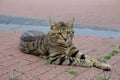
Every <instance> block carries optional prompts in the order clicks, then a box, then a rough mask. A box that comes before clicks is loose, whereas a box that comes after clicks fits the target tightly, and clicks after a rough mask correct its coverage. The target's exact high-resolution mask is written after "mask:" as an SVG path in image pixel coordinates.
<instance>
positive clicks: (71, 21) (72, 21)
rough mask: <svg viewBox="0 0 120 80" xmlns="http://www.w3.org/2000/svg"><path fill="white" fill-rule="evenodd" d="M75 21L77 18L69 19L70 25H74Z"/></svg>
mask: <svg viewBox="0 0 120 80" xmlns="http://www.w3.org/2000/svg"><path fill="white" fill-rule="evenodd" d="M74 21H75V18H74V17H73V18H72V20H70V21H68V22H67V23H68V24H70V25H73V23H74Z"/></svg>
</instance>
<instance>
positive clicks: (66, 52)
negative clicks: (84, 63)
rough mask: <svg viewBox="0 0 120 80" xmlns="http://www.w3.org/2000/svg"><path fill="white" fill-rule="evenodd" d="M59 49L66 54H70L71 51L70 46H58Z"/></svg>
mask: <svg viewBox="0 0 120 80" xmlns="http://www.w3.org/2000/svg"><path fill="white" fill-rule="evenodd" d="M58 51H59V52H60V53H61V54H66V55H68V54H69V53H70V47H67V48H64V47H59V48H58Z"/></svg>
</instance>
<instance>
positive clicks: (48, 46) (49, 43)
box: [20, 19, 111, 71]
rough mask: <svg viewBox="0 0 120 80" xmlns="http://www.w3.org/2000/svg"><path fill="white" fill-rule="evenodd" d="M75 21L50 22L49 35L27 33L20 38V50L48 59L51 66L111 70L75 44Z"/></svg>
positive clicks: (33, 32)
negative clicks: (73, 40)
mask: <svg viewBox="0 0 120 80" xmlns="http://www.w3.org/2000/svg"><path fill="white" fill-rule="evenodd" d="M73 22H74V19H73V20H71V21H69V22H66V23H65V22H58V23H57V22H54V21H52V20H50V25H51V29H50V31H49V32H48V34H44V33H42V32H40V31H34V30H32V31H27V32H25V33H23V35H22V36H21V37H20V50H21V51H22V52H24V53H27V54H32V55H36V56H40V57H43V58H47V59H48V60H49V61H50V63H51V64H58V65H72V66H84V67H97V68H100V69H103V70H107V71H109V70H111V67H110V65H108V64H105V63H101V62H99V61H98V60H97V59H94V58H91V57H88V56H87V55H85V54H83V53H81V52H80V51H79V50H78V49H77V48H76V47H75V46H74V44H73V42H72V39H73V36H74V29H73Z"/></svg>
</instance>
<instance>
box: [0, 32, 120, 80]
mask: <svg viewBox="0 0 120 80" xmlns="http://www.w3.org/2000/svg"><path fill="white" fill-rule="evenodd" d="M21 34H22V31H15V30H14V31H13V30H11V31H10V30H0V80H93V79H94V77H96V76H107V77H110V78H111V80H120V69H119V67H120V54H117V55H115V56H113V57H112V58H111V59H109V60H108V61H107V63H108V64H110V65H111V66H112V71H108V72H106V71H102V70H100V69H97V68H84V67H73V66H59V65H50V64H49V65H46V64H45V63H46V60H43V59H41V58H38V57H36V56H33V55H27V54H24V53H21V52H20V50H19V37H20V36H21ZM73 41H74V43H75V45H76V46H77V47H78V48H79V49H80V50H81V51H82V52H84V53H86V54H88V55H89V56H93V57H96V58H97V59H99V58H102V57H103V56H105V55H106V54H108V53H110V52H112V51H113V50H114V49H115V46H113V45H115V44H117V45H120V40H119V39H118V40H117V39H107V38H99V37H89V36H82V35H76V36H75V37H74V40H73ZM69 70H73V72H76V73H77V75H75V73H74V74H73V75H72V74H70V72H69Z"/></svg>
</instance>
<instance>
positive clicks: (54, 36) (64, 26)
mask: <svg viewBox="0 0 120 80" xmlns="http://www.w3.org/2000/svg"><path fill="white" fill-rule="evenodd" d="M73 22H74V18H73V19H72V20H71V21H69V22H54V21H52V20H51V19H50V26H51V28H50V31H49V33H48V35H49V38H50V40H51V41H53V42H54V43H61V44H67V43H70V42H71V41H72V39H73V36H74V29H73Z"/></svg>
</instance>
